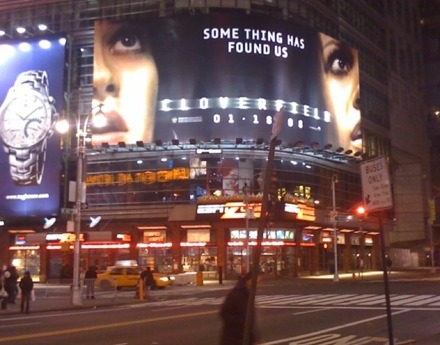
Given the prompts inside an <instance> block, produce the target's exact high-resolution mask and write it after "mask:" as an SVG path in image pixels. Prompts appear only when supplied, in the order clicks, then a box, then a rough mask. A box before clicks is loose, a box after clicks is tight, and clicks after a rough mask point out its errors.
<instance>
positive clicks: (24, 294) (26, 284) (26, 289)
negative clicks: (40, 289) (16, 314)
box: [19, 271, 34, 314]
mask: <svg viewBox="0 0 440 345" xmlns="http://www.w3.org/2000/svg"><path fill="white" fill-rule="evenodd" d="M19 286H20V289H21V307H20V310H21V312H22V313H23V312H26V314H29V305H30V300H31V294H32V290H33V289H34V282H33V281H32V278H31V274H30V273H29V271H26V272H24V276H23V278H21V280H20V283H19Z"/></svg>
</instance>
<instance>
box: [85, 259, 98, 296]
mask: <svg viewBox="0 0 440 345" xmlns="http://www.w3.org/2000/svg"><path fill="white" fill-rule="evenodd" d="M97 278H98V274H97V273H96V267H95V266H89V268H88V270H87V271H86V274H85V275H84V281H85V284H86V296H87V299H89V298H91V299H95V281H96V279H97Z"/></svg>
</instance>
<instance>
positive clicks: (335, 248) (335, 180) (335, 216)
mask: <svg viewBox="0 0 440 345" xmlns="http://www.w3.org/2000/svg"><path fill="white" fill-rule="evenodd" d="M338 182H339V181H338V176H337V175H333V176H332V202H333V209H332V218H333V251H334V261H335V272H334V276H333V281H334V282H338V281H339V274H338V233H337V228H336V226H337V221H338V214H337V212H336V191H335V184H336V183H338Z"/></svg>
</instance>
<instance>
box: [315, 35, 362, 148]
mask: <svg viewBox="0 0 440 345" xmlns="http://www.w3.org/2000/svg"><path fill="white" fill-rule="evenodd" d="M319 40H320V43H321V51H320V57H321V63H320V65H321V74H322V80H321V82H322V88H323V96H324V101H325V103H326V108H327V110H328V111H329V112H330V113H331V114H332V118H333V119H334V123H335V126H336V128H335V130H336V138H335V139H336V140H335V141H336V142H337V143H339V144H340V145H341V146H342V147H343V148H344V149H345V150H352V151H353V152H356V151H361V150H362V137H361V129H360V121H361V113H360V108H359V61H358V53H357V51H356V50H354V49H351V48H350V47H348V46H347V45H346V44H344V43H342V42H339V41H337V40H335V39H333V38H331V37H329V36H327V35H324V34H321V33H320V34H319Z"/></svg>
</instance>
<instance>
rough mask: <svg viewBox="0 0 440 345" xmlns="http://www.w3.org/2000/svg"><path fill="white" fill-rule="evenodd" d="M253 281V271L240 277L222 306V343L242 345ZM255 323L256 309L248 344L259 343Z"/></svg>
mask: <svg viewBox="0 0 440 345" xmlns="http://www.w3.org/2000/svg"><path fill="white" fill-rule="evenodd" d="M251 281H252V274H251V272H249V273H247V274H246V275H245V276H242V277H240V278H239V279H238V281H237V284H236V285H235V286H234V287H233V288H232V290H231V291H229V293H228V295H227V296H226V299H225V301H224V302H223V304H222V306H221V310H220V316H221V318H222V320H223V329H222V333H221V336H220V345H242V342H243V337H244V328H245V324H246V313H247V305H248V300H249V294H250V287H251ZM255 324H256V322H255V311H253V312H252V320H251V325H252V331H251V332H252V333H251V336H250V341H249V344H246V345H253V344H256V343H257V340H258V335H257V331H256V326H255Z"/></svg>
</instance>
